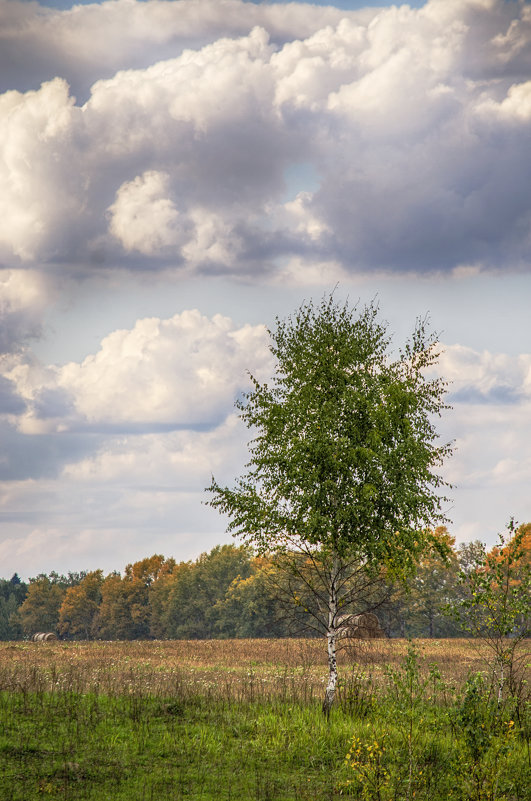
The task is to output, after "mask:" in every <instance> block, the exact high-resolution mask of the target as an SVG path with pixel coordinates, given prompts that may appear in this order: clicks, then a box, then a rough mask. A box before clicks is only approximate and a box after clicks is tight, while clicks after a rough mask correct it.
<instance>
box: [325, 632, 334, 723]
mask: <svg viewBox="0 0 531 801" xmlns="http://www.w3.org/2000/svg"><path fill="white" fill-rule="evenodd" d="M326 641H327V645H328V684H327V685H326V691H325V697H324V701H323V712H324V714H325V715H326V716H327V717H328V716H329V714H330V709H331V708H332V704H333V703H334V698H335V696H336V687H337V659H336V630H335V626H334V627H333V628H332V629H331V630H330V629H329V630H328V631H327V633H326Z"/></svg>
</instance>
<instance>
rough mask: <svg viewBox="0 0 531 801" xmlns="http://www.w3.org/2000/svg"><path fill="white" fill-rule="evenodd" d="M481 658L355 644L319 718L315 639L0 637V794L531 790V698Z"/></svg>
mask: <svg viewBox="0 0 531 801" xmlns="http://www.w3.org/2000/svg"><path fill="white" fill-rule="evenodd" d="M485 656H487V653H486V652H484V651H483V652H482V649H481V647H479V646H477V644H475V643H473V642H471V641H470V640H441V641H437V640H424V641H419V642H418V643H415V649H412V648H411V647H409V648H408V643H407V642H405V641H401V640H373V641H370V642H363V643H360V642H358V643H357V645H356V652H353V651H348V650H345V651H344V652H343V654H342V656H341V668H340V675H341V686H340V692H339V697H338V701H337V704H336V705H335V707H334V708H333V709H332V713H331V715H330V718H329V719H328V720H327V719H326V718H325V717H324V716H323V714H322V712H321V702H322V697H323V690H324V683H325V677H326V671H327V668H326V650H325V647H324V644H323V642H321V641H319V640H230V641H229V640H215V641H212V640H211V641H193V642H190V641H167V642H93V643H86V642H70V643H65V642H60V641H59V642H57V641H56V642H52V643H27V642H24V643H2V644H1V645H0V798H1V799H2V801H32V800H33V799H42V798H57V799H69V800H71V801H77V799H79V800H80V801H85V799H86V800H87V801H126V800H127V801H148V799H150V800H151V801H155V800H156V801H166V799H168V801H169V800H170V799H171V801H177V799H193V801H199V799H201V800H202V801H203V800H204V801H207V799H208V800H210V799H211V800H212V801H214V799H215V800H216V801H218V799H219V800H220V801H222V800H223V801H224V800H226V801H230V800H231V799H234V800H235V799H238V801H246V799H249V800H250V801H251V799H261V800H262V801H291V799H293V800H295V799H315V801H325V799H336V801H337V799H339V798H340V797H342V796H347V797H351V798H358V799H365V800H366V801H373V800H374V801H402V799H404V801H406V799H413V798H415V801H417V800H418V799H426V801H428V800H429V801H468V800H469V799H472V801H529V799H530V798H531V795H530V792H529V787H531V769H530V756H529V734H530V731H529V729H530V719H529V703H528V702H527V701H526V699H525V697H524V696H522V698H521V699H520V700H519V701H518V702H517V701H515V699H511V698H507V699H504V702H503V704H502V705H501V706H497V705H496V704H495V703H494V702H493V700H492V695H489V680H488V672H487V664H486V662H485V661H484V659H483V657H485ZM528 669H529V668H528ZM478 671H485V674H484V675H485V678H484V679H482V678H481V677H478V675H477V674H478ZM470 674H475V678H474V679H472V680H468V681H467V676H468V675H470ZM523 686H524V689H525V685H523ZM347 755H348V760H347V761H346V757H347Z"/></svg>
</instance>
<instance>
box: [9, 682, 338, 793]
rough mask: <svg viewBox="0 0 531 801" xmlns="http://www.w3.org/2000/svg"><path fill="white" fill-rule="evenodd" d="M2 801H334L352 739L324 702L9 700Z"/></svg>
mask: <svg viewBox="0 0 531 801" xmlns="http://www.w3.org/2000/svg"><path fill="white" fill-rule="evenodd" d="M0 720H1V734H0V765H1V767H0V791H1V793H0V797H1V798H2V799H3V801H4V800H5V801H19V800H20V801H22V800H24V801H28V800H29V799H33V798H43V797H55V798H65V799H66V798H69V799H98V801H99V800H100V799H109V801H111V799H112V801H120V800H121V799H124V801H125V799H127V801H131V800H132V799H133V800H134V801H140V799H166V798H168V799H170V798H171V799H181V798H182V799H205V800H206V799H219V800H220V801H221V799H247V798H248V799H292V798H293V799H295V798H303V799H304V798H307V799H314V798H315V799H317V798H319V799H321V798H322V799H325V798H333V797H334V795H333V794H334V787H335V785H336V784H337V768H338V766H340V765H341V764H342V761H343V758H344V755H345V751H346V746H347V744H348V741H349V739H350V736H351V733H352V721H351V720H350V717H349V716H348V715H346V714H342V713H340V712H338V714H337V715H335V716H334V718H333V720H332V721H331V722H330V723H327V722H326V721H325V720H324V718H323V716H322V714H321V712H320V709H319V707H318V706H317V705H316V704H313V705H311V706H310V705H308V706H300V705H290V704H288V703H282V702H278V703H271V702H269V703H263V702H255V703H249V702H245V703H241V704H237V703H234V702H227V701H217V702H216V701H213V700H212V699H207V698H201V697H197V698H189V699H187V700H186V701H180V700H179V699H175V698H174V699H171V698H170V699H159V698H150V697H149V696H148V697H139V696H117V697H105V696H95V695H75V694H72V693H40V694H23V693H16V692H15V693H13V692H12V693H2V694H1V695H0Z"/></svg>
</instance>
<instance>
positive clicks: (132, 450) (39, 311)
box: [0, 0, 531, 578]
mask: <svg viewBox="0 0 531 801" xmlns="http://www.w3.org/2000/svg"><path fill="white" fill-rule="evenodd" d="M0 186H2V192H1V193H0V348H1V355H0V429H1V435H2V440H1V441H2V449H1V451H0V576H4V577H10V576H11V575H12V574H13V573H14V572H15V571H16V572H18V574H19V575H20V576H22V577H25V578H28V577H30V576H35V575H37V574H38V573H40V572H49V571H51V570H57V571H58V572H67V571H69V570H71V571H79V570H94V569H97V568H101V569H103V570H104V571H105V572H110V571H112V570H123V568H124V566H125V565H126V564H127V563H129V562H133V561H135V560H138V559H141V558H144V557H146V556H149V555H151V554H153V553H161V554H164V555H165V556H167V557H169V556H173V557H174V558H176V559H178V560H187V559H194V558H196V557H197V556H199V554H200V553H202V552H204V551H208V550H210V549H211V548H212V547H213V546H214V545H216V544H220V543H223V542H230V541H232V539H231V537H230V535H228V534H227V533H226V525H227V522H228V521H227V520H225V519H223V518H222V517H221V516H220V515H219V514H218V513H217V512H216V511H215V510H212V509H211V508H209V507H208V506H206V505H205V503H204V502H205V500H206V499H207V496H206V495H205V492H204V488H205V487H206V486H208V485H209V484H210V481H211V476H212V475H214V476H215V477H216V479H217V481H218V482H219V483H226V484H231V483H232V482H233V480H234V479H235V478H236V477H237V476H238V475H240V474H241V473H242V471H243V469H244V464H245V462H246V457H247V449H246V443H247V442H248V440H249V438H250V436H251V434H250V432H249V431H248V430H247V429H245V428H244V427H243V425H242V423H241V421H239V420H238V417H237V414H236V412H235V409H234V400H235V398H236V397H238V396H239V395H240V394H241V393H242V392H245V390H246V389H247V388H248V387H249V371H250V372H251V373H252V374H253V375H256V376H257V377H258V378H259V379H260V380H267V378H268V377H269V376H271V374H272V373H273V371H274V364H273V362H272V359H271V355H270V352H269V350H268V334H267V328H268V327H269V328H271V327H274V325H275V319H276V318H277V317H280V318H284V317H286V316H287V315H289V314H290V313H291V312H293V311H295V310H296V309H297V308H298V307H299V306H300V305H301V303H303V302H307V301H309V300H311V299H313V300H316V301H319V300H320V299H321V298H322V297H323V296H324V295H326V294H327V293H329V292H331V291H333V290H334V288H335V292H336V297H337V298H338V300H340V301H343V300H345V301H346V300H348V301H349V302H350V303H351V304H352V305H354V304H356V303H359V304H361V305H363V304H365V303H367V302H369V301H371V300H373V299H377V302H378V303H379V307H380V313H381V316H382V318H383V319H385V320H386V321H387V322H388V324H389V331H390V332H391V333H393V334H394V338H393V342H394V344H395V346H396V347H397V348H398V347H400V345H402V344H404V342H405V340H406V339H407V337H408V336H409V335H410V334H411V332H412V330H413V328H414V325H415V321H416V319H417V318H419V317H425V316H428V317H429V320H430V326H431V330H434V331H436V332H438V334H439V337H440V341H441V344H442V349H443V352H442V354H441V358H440V362H439V368H438V369H439V373H440V375H441V376H443V377H444V378H445V379H446V380H448V381H449V394H448V402H449V404H451V406H452V408H451V409H449V410H447V411H445V412H444V414H443V416H442V417H441V419H440V420H438V422H437V426H438V430H439V431H440V436H441V441H444V442H446V441H450V440H452V441H454V442H455V453H454V455H453V457H452V458H451V459H449V460H448V461H447V462H446V463H445V465H444V466H443V468H442V469H441V474H442V475H443V477H444V478H445V480H446V481H448V482H450V483H451V484H452V485H453V488H452V490H450V491H449V493H448V494H449V495H450V498H451V500H450V501H449V502H448V503H447V504H445V507H444V511H445V513H446V515H447V516H448V518H449V519H450V521H451V522H450V523H449V524H448V528H449V531H450V533H451V534H452V535H453V536H455V538H456V541H457V542H458V543H459V542H465V541H470V540H473V539H481V540H482V541H483V542H485V543H486V544H487V545H493V544H494V543H495V541H496V539H497V534H498V533H499V532H501V531H503V530H504V528H505V526H506V524H507V522H508V520H509V519H510V518H511V517H514V518H515V519H516V520H517V521H520V522H527V521H529V520H531V509H530V501H529V496H530V493H529V487H530V486H531V454H530V450H529V443H530V442H531V334H530V326H529V319H530V316H529V302H530V300H531V270H530V258H531V5H530V4H529V3H527V2H522V1H521V0H520V1H519V0H514V1H513V0H428V1H427V2H425V3H423V2H415V3H410V4H408V5H399V4H395V5H392V4H388V3H381V4H379V5H376V4H375V3H370V4H365V3H360V2H348V1H346V0H343V2H337V4H336V5H333V4H331V3H327V2H320V3H314V4H313V5H312V4H304V3H300V2H292V3H281V2H279V3H275V2H263V3H260V2H254V3H252V2H243V1H242V0H147V1H145V2H141V1H140V0H106V1H105V2H100V3H88V2H83V3H79V4H72V3H71V2H66V1H65V0H48V2H46V3H44V2H41V3H40V4H39V3H38V2H33V1H32V0H30V1H24V2H23V1H22V0H0Z"/></svg>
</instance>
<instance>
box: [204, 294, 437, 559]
mask: <svg viewBox="0 0 531 801" xmlns="http://www.w3.org/2000/svg"><path fill="white" fill-rule="evenodd" d="M377 318H378V310H377V308H376V307H375V306H374V305H369V306H367V307H366V308H364V309H363V310H362V311H361V312H360V313H359V314H357V313H356V310H351V309H349V308H348V306H339V305H336V304H335V303H334V301H333V298H332V297H330V298H328V299H327V300H326V299H325V300H323V302H322V303H321V304H320V306H319V307H318V308H314V306H313V304H311V303H309V304H307V305H303V306H302V307H301V308H300V309H299V310H298V312H297V313H296V315H295V317H294V318H291V317H290V318H288V319H287V320H286V321H284V322H282V321H277V328H276V331H275V332H270V333H271V339H272V344H271V346H270V350H271V352H272V354H273V356H274V357H275V359H276V362H277V367H276V372H275V375H274V377H273V379H272V382H271V384H260V383H259V382H258V381H257V380H256V379H254V378H253V379H252V381H253V386H254V388H253V390H252V392H250V393H249V394H248V395H247V396H246V397H245V400H244V401H243V402H242V403H241V404H239V408H240V413H241V415H240V416H241V418H242V420H243V421H244V423H245V424H246V425H247V426H248V427H249V428H251V429H252V430H253V432H254V433H255V434H256V436H255V438H254V439H253V440H252V442H251V443H250V445H249V451H250V462H249V471H248V473H247V474H246V475H245V476H243V477H242V478H240V479H238V481H237V483H236V487H235V488H234V489H229V488H223V487H221V486H219V485H218V484H217V483H216V481H215V480H213V482H212V485H211V487H210V491H211V493H212V499H211V500H210V504H211V505H212V506H214V507H215V508H218V509H219V510H220V511H222V512H224V513H226V514H228V515H229V516H230V518H231V521H230V524H229V529H230V530H231V531H233V532H234V533H235V534H237V535H239V536H241V537H242V538H243V539H244V540H245V541H246V542H249V543H252V544H253V545H255V546H256V547H258V549H259V550H263V551H270V550H279V549H284V548H287V547H289V546H293V545H294V544H296V543H297V542H303V543H305V544H306V545H307V546H309V547H312V546H313V547H317V548H322V549H325V550H329V551H331V552H334V553H335V554H337V555H338V556H339V558H345V557H348V558H353V557H356V558H358V559H359V560H362V561H369V562H371V563H372V562H377V563H381V562H385V563H389V564H392V565H394V566H395V568H396V569H408V568H411V566H412V564H413V563H414V561H415V559H416V558H417V556H418V555H419V554H420V553H422V552H423V550H424V548H425V544H426V538H425V534H424V525H425V524H426V522H428V521H435V520H438V519H443V515H442V513H441V504H442V503H443V500H444V499H443V498H442V497H441V495H440V492H439V490H440V488H441V487H443V486H444V481H443V480H442V479H441V478H440V476H439V475H438V474H437V473H436V472H435V471H434V468H435V467H437V466H438V465H439V464H440V463H441V462H442V460H443V458H444V457H445V456H447V455H448V454H449V453H450V447H449V446H448V445H438V444H437V434H436V431H435V427H434V423H433V418H434V416H436V415H437V414H439V413H440V411H441V409H442V408H443V407H444V404H443V401H442V398H443V395H444V391H445V386H444V383H443V382H442V381H441V380H440V379H438V378H434V379H431V380H428V379H427V378H426V376H425V373H426V370H428V369H429V368H432V367H433V366H434V364H435V363H436V360H437V352H436V345H435V339H434V338H433V337H430V336H427V334H426V332H425V328H424V325H423V324H422V323H419V324H418V326H417V328H416V329H415V331H414V334H413V336H412V338H411V340H410V341H409V342H408V343H407V344H406V346H405V348H404V350H403V351H402V352H401V353H400V354H399V357H398V358H397V359H394V360H393V359H391V358H390V356H389V346H390V338H389V336H388V334H387V331H386V326H385V324H383V323H381V322H379V321H378V319H377Z"/></svg>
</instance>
